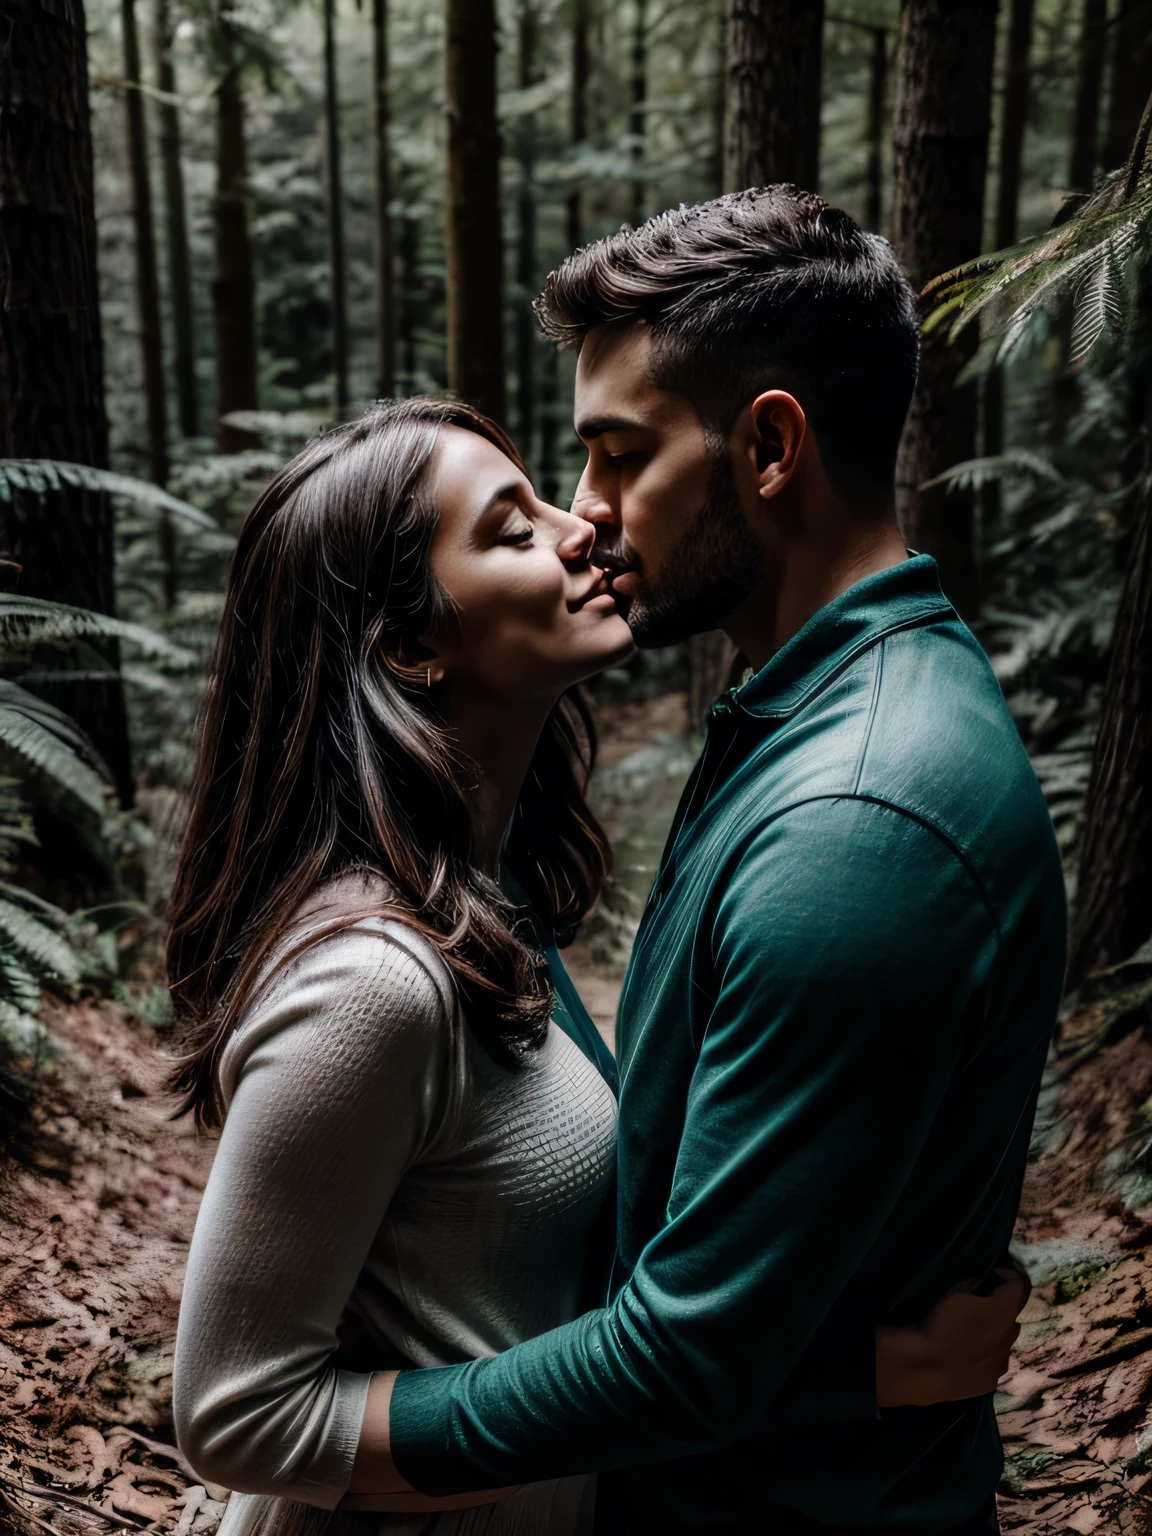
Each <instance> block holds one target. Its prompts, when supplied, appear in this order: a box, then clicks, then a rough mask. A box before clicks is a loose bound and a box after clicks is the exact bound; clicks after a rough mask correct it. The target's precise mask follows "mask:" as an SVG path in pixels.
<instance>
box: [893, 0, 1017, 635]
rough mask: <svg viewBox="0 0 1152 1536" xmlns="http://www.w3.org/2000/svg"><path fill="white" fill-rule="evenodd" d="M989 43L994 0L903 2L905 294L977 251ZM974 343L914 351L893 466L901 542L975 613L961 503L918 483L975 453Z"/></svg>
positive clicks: (899, 164) (964, 500)
mask: <svg viewBox="0 0 1152 1536" xmlns="http://www.w3.org/2000/svg"><path fill="white" fill-rule="evenodd" d="M995 46H996V0H969V3H968V4H967V5H965V6H962V7H961V6H956V5H954V4H952V3H951V0H907V4H906V5H905V8H904V13H903V17H902V20H901V35H900V65H899V71H900V99H899V105H898V107H897V115H896V132H895V146H896V195H895V207H894V209H893V235H894V244H895V246H896V249H897V251H898V253H899V255H900V258H901V260H902V262H903V264H904V267H905V270H906V271H907V273H908V276H909V278H910V279H911V281H912V284H913V286H914V287H915V288H917V289H920V288H922V287H923V286H924V284H925V283H926V282H927V281H928V280H929V278H932V277H935V276H937V275H938V274H939V273H941V272H946V271H948V270H949V269H950V268H952V267H955V266H958V265H959V264H960V263H961V262H963V261H968V260H970V259H971V258H972V257H974V256H977V255H978V254H979V252H980V249H981V244H982V234H983V221H984V181H985V174H986V171H987V165H988V133H989V124H990V118H991V106H992V60H993V54H994V52H995ZM974 346H975V338H969V339H968V340H966V341H965V342H964V343H963V344H957V345H954V346H948V345H947V344H945V343H942V342H940V341H939V340H937V341H934V342H933V343H932V344H930V345H927V346H925V347H924V349H923V353H922V356H921V363H920V380H919V383H918V385H917V389H916V394H915V397H914V399H913V401H912V409H911V411H910V413H909V416H908V423H907V426H906V427H905V429H904V437H903V440H902V442H901V445H900V456H899V461H898V464H897V471H896V496H897V511H898V513H899V516H900V521H901V525H902V527H903V529H904V535H905V537H906V539H907V540H908V543H909V544H910V545H911V547H912V548H914V549H918V550H923V551H925V552H927V553H929V554H933V555H935V556H936V558H937V560H938V561H939V563H940V576H941V580H942V582H943V585H944V590H945V591H946V592H947V594H948V596H949V597H950V598H951V599H952V601H953V602H954V603H955V604H956V605H957V607H958V608H959V609H960V611H961V612H962V613H964V614H972V613H974V612H975V610H976V606H977V581H976V559H975V549H974V528H973V508H972V498H971V496H970V495H966V494H964V493H962V492H959V491H953V492H952V493H951V494H946V493H945V492H944V490H943V489H942V488H941V487H939V486H935V487H933V488H932V489H931V490H927V491H922V490H921V489H920V486H921V485H922V484H923V483H924V481H926V480H930V479H931V478H932V477H933V476H935V475H938V474H941V473H942V472H943V471H944V470H946V469H948V468H949V467H950V466H951V465H953V464H956V463H958V462H959V461H960V460H961V459H968V458H971V457H972V455H973V453H974V452H975V445H976V397H975V392H974V391H973V390H972V389H970V388H968V389H957V388H956V376H957V374H958V373H959V371H960V369H961V367H962V366H963V364H964V362H965V361H966V359H967V357H968V356H970V355H971V349H972V348H973V347H974Z"/></svg>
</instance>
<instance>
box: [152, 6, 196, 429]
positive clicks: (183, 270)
mask: <svg viewBox="0 0 1152 1536" xmlns="http://www.w3.org/2000/svg"><path fill="white" fill-rule="evenodd" d="M152 29H153V47H154V50H155V61H156V84H157V85H158V86H159V88H160V90H162V91H164V92H165V93H166V94H167V95H169V96H174V95H175V94H176V69H175V66H174V65H173V62H172V42H173V29H172V20H171V12H170V10H169V6H168V0H155V9H154V12H153V20H152ZM159 112H160V166H161V171H162V175H163V178H164V226H165V233H166V236H167V239H166V244H167V248H168V249H167V255H168V286H169V289H170V299H171V303H172V341H173V353H174V362H175V365H176V367H175V372H176V409H177V412H178V413H179V419H180V431H181V433H182V434H183V435H184V436H185V437H196V436H197V434H198V433H199V431H200V386H199V382H198V380H197V378H196V347H195V343H194V341H193V336H194V333H195V324H194V321H193V310H192V263H191V260H190V257H189V253H188V214H187V204H186V200H185V196H184V162H183V155H182V152H181V143H180V109H179V107H177V106H176V105H175V103H174V102H169V101H164V102H161V103H160V107H159Z"/></svg>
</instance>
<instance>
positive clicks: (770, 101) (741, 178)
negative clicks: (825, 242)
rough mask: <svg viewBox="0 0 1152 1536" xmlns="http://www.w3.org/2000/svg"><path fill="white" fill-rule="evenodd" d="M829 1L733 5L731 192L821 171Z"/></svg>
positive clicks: (765, 0) (812, 183)
mask: <svg viewBox="0 0 1152 1536" xmlns="http://www.w3.org/2000/svg"><path fill="white" fill-rule="evenodd" d="M823 55H824V0H730V3H729V8H728V118H727V124H726V128H725V135H724V137H725V151H724V153H725V162H726V163H725V172H724V179H725V182H726V184H727V187H728V190H729V191H730V192H738V191H740V190H741V189H742V188H744V187H762V186H769V185H771V183H773V182H777V181H791V182H795V183H796V184H797V186H801V187H805V188H807V189H808V190H810V191H815V189H816V186H817V183H818V178H819V170H820V95H821V89H820V88H821V76H822V71H823Z"/></svg>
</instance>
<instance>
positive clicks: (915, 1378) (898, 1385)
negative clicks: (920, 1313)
mask: <svg viewBox="0 0 1152 1536" xmlns="http://www.w3.org/2000/svg"><path fill="white" fill-rule="evenodd" d="M993 1274H994V1276H995V1278H996V1282H997V1283H996V1284H995V1288H994V1289H992V1290H991V1291H990V1292H985V1294H980V1295H978V1294H976V1293H975V1289H974V1288H975V1287H977V1286H979V1289H980V1290H981V1291H985V1287H984V1286H980V1285H979V1282H976V1281H973V1282H972V1283H971V1285H968V1286H958V1287H957V1288H956V1290H954V1291H951V1292H950V1293H949V1294H948V1295H947V1296H945V1297H944V1299H943V1300H942V1301H939V1302H937V1303H936V1305H935V1306H934V1307H933V1308H932V1310H931V1312H929V1314H928V1316H927V1317H926V1318H925V1319H924V1321H923V1322H922V1323H920V1324H918V1325H916V1326H915V1327H900V1328H877V1330H876V1401H877V1402H878V1403H879V1405H880V1407H881V1408H896V1407H900V1406H902V1405H914V1406H919V1407H923V1406H926V1405H927V1404H929V1403H950V1402H956V1401H959V1400H961V1399H964V1398H969V1397H983V1396H985V1394H987V1393H989V1392H992V1391H994V1390H995V1388H996V1383H997V1382H998V1381H999V1380H1000V1378H1001V1376H1003V1375H1004V1373H1005V1371H1006V1370H1007V1369H1008V1361H1009V1356H1010V1355H1011V1353H1012V1346H1013V1344H1015V1342H1016V1340H1017V1338H1018V1336H1019V1334H1020V1324H1019V1323H1018V1322H1017V1318H1018V1317H1019V1315H1020V1313H1021V1312H1022V1311H1023V1310H1024V1307H1025V1305H1026V1303H1027V1301H1028V1297H1029V1294H1030V1293H1031V1290H1032V1285H1031V1282H1030V1281H1029V1279H1028V1276H1027V1275H1026V1274H1025V1273H1024V1271H1023V1270H1022V1269H1019V1268H1016V1267H1014V1266H1013V1267H1009V1266H1007V1265H1005V1266H1004V1267H1001V1268H997V1269H996V1270H995V1271H994V1272H993Z"/></svg>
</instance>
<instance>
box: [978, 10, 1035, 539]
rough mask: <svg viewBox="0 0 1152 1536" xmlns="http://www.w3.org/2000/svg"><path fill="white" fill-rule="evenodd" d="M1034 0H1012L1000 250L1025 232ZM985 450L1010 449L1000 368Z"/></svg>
mask: <svg viewBox="0 0 1152 1536" xmlns="http://www.w3.org/2000/svg"><path fill="white" fill-rule="evenodd" d="M1034 10H1035V3H1034V0H1012V10H1011V14H1010V17H1009V24H1008V58H1007V61H1006V62H1007V67H1006V69H1005V72H1004V107H1003V111H1002V113H1001V120H1000V153H999V155H998V156H997V170H998V172H999V179H998V182H997V186H996V227H995V233H994V235H993V244H994V245H995V247H996V249H997V250H998V251H1002V250H1005V249H1006V248H1007V247H1008V246H1010V245H1015V244H1016V240H1017V238H1018V232H1019V210H1020V174H1021V170H1022V167H1023V161H1024V131H1025V129H1026V127H1027V125H1028V97H1029V91H1030V87H1031V71H1030V67H1029V56H1030V54H1031V50H1032V21H1033V13H1034ZM983 395H984V398H983V416H984V420H983V443H982V448H983V452H984V453H985V454H987V455H988V456H989V457H993V456H994V455H996V454H1000V453H1003V451H1004V375H1003V373H1002V372H1001V370H1000V369H999V368H995V369H993V370H992V372H991V373H990V374H988V376H987V377H986V378H985V380H984V391H983ZM982 512H983V516H984V522H985V524H986V526H987V527H989V528H993V527H995V526H996V524H997V523H998V522H999V520H1000V482H999V481H998V480H994V481H992V482H991V483H990V484H989V485H987V486H986V487H985V488H984V494H983V502H982Z"/></svg>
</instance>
